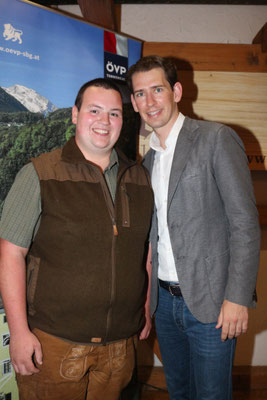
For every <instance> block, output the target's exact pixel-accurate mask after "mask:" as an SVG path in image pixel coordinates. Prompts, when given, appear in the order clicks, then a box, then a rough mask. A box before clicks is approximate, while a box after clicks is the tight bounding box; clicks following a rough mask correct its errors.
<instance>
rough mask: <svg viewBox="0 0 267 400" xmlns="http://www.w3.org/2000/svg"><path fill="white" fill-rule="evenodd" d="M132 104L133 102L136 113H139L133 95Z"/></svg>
mask: <svg viewBox="0 0 267 400" xmlns="http://www.w3.org/2000/svg"><path fill="white" fill-rule="evenodd" d="M131 102H132V105H133V109H134V111H135V112H138V108H137V107H136V102H135V99H134V95H133V94H131Z"/></svg>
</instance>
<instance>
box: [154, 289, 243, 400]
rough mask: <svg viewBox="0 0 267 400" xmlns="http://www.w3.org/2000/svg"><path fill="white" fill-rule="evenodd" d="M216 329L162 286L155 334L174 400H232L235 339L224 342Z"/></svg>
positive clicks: (168, 385)
mask: <svg viewBox="0 0 267 400" xmlns="http://www.w3.org/2000/svg"><path fill="white" fill-rule="evenodd" d="M215 326H216V323H211V324H203V323H201V322H199V321H198V320H197V319H196V318H195V317H194V316H193V315H192V314H191V312H190V311H189V309H188V308H187V306H186V304H185V302H184V299H183V297H175V296H172V295H171V294H170V293H169V292H168V291H167V290H166V289H163V288H161V287H159V304H158V308H157V311H156V331H157V336H158V341H159V347H160V352H161V356H162V360H163V367H164V373H165V377H166V381H167V387H168V391H169V395H170V399H171V400H232V365H233V359H234V353H235V345H236V339H233V340H229V339H228V340H226V341H225V342H222V341H221V329H216V328H215Z"/></svg>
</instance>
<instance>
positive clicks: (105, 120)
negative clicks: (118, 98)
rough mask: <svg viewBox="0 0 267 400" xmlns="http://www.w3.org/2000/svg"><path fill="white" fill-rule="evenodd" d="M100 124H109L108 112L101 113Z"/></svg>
mask: <svg viewBox="0 0 267 400" xmlns="http://www.w3.org/2000/svg"><path fill="white" fill-rule="evenodd" d="M101 122H102V123H103V124H107V125H108V124H109V122H110V115H109V113H108V112H103V113H101Z"/></svg>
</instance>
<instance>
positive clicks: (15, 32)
mask: <svg viewBox="0 0 267 400" xmlns="http://www.w3.org/2000/svg"><path fill="white" fill-rule="evenodd" d="M4 28H5V30H4V33H3V37H4V38H5V40H12V42H16V41H18V42H19V44H21V43H22V40H21V35H23V32H22V31H21V30H19V29H15V28H14V27H13V26H12V25H11V24H4Z"/></svg>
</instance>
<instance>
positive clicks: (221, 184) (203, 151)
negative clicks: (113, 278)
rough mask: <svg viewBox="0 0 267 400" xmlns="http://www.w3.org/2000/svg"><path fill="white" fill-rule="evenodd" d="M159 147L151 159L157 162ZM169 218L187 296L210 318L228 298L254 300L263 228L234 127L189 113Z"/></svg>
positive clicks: (197, 312) (153, 236)
mask: <svg viewBox="0 0 267 400" xmlns="http://www.w3.org/2000/svg"><path fill="white" fill-rule="evenodd" d="M154 154H155V151H154V150H152V149H151V150H149V152H148V153H147V155H146V156H145V160H144V165H145V166H146V167H147V168H148V170H149V171H150V174H151V172H152V169H153V162H154ZM167 223H168V228H169V233H170V239H171V245H172V250H173V254H174V260H175V265H176V269H177V273H178V278H179V282H180V285H181V290H182V294H183V297H184V300H185V302H186V304H187V306H188V307H189V309H190V311H191V312H192V314H193V315H194V316H195V317H196V318H197V319H198V320H199V321H201V322H203V323H210V322H215V321H217V318H218V315H219V312H220V308H221V305H222V303H223V301H224V299H227V300H229V301H231V302H234V303H238V304H241V305H245V306H248V307H251V306H253V305H254V303H255V301H254V296H253V294H254V290H255V286H256V279H257V271H258V264H259V253H260V228H259V222H258V212H257V208H256V204H255V197H254V193H253V186H252V182H251V176H250V171H249V169H248V165H247V157H246V153H245V150H244V145H243V143H242V141H241V139H240V138H239V136H238V135H237V134H236V133H235V132H234V131H233V130H232V129H231V128H229V127H228V126H225V125H222V124H219V123H215V122H207V121H198V120H193V119H190V118H185V121H184V124H183V127H182V129H181V131H180V134H179V136H178V139H177V144H176V148H175V152H174V157H173V163H172V168H171V174H170V180H169V191H168V206H167ZM157 238H158V232H157V215H156V210H155V212H154V215H153V220H152V227H151V233H150V240H151V245H152V282H151V285H152V286H151V314H153V313H154V312H155V310H156V307H157V299H158V281H157V275H158V256H157Z"/></svg>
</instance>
